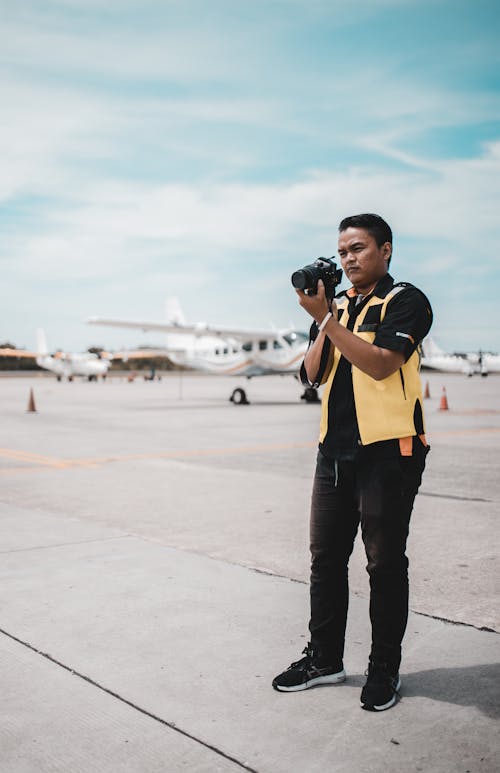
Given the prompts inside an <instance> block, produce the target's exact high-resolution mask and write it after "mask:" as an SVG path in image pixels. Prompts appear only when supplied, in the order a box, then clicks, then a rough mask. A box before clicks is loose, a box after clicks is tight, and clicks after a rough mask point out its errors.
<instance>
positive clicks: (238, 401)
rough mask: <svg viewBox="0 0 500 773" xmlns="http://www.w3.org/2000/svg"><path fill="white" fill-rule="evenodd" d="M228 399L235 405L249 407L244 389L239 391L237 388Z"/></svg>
mask: <svg viewBox="0 0 500 773" xmlns="http://www.w3.org/2000/svg"><path fill="white" fill-rule="evenodd" d="M229 399H230V401H231V402H232V403H234V404H235V405H249V402H248V400H247V395H246V392H245V390H244V389H241V388H240V387H238V388H237V389H235V390H234V391H233V394H232V395H231V397H230V398H229Z"/></svg>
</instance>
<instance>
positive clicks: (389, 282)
mask: <svg viewBox="0 0 500 773" xmlns="http://www.w3.org/2000/svg"><path fill="white" fill-rule="evenodd" d="M393 286H394V279H393V278H392V276H391V275H390V274H384V276H383V277H382V279H379V281H378V282H377V284H376V285H375V287H374V288H373V290H372V291H371V293H368V295H365V296H364V297H363V300H366V298H371V297H372V296H373V295H377V296H378V297H380V298H385V296H386V295H387V293H388V292H389V291H390V290H392V288H393ZM358 295H359V293H358V292H357V291H356V290H355V288H354V287H349V289H348V290H344V292H342V293H340V295H339V296H338V297H339V298H341V297H342V296H346V297H347V298H356V297H357V296H358Z"/></svg>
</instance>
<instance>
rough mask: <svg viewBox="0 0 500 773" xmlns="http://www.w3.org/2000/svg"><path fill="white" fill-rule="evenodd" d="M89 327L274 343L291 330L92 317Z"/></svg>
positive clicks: (88, 321)
mask: <svg viewBox="0 0 500 773" xmlns="http://www.w3.org/2000/svg"><path fill="white" fill-rule="evenodd" d="M87 323H88V324H89V325H100V326H103V327H122V328H128V329H129V330H143V331H144V332H145V331H150V330H151V331H154V332H158V333H175V334H176V335H182V334H185V335H194V336H214V337H220V338H233V339H235V340H236V341H251V340H255V339H259V340H265V341H274V339H275V338H276V336H277V335H283V334H284V333H288V332H290V330H291V329H290V330H280V331H276V330H270V329H269V328H268V329H267V330H261V329H258V328H253V329H246V330H245V329H242V328H233V327H224V326H217V325H207V324H206V323H204V322H200V323H198V324H196V325H185V324H180V323H178V324H175V323H172V322H145V321H144V322H143V321H140V320H137V321H134V320H126V319H105V318H103V317H90V318H89V319H87Z"/></svg>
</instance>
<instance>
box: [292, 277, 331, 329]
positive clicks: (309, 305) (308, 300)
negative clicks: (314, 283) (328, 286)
mask: <svg viewBox="0 0 500 773" xmlns="http://www.w3.org/2000/svg"><path fill="white" fill-rule="evenodd" d="M295 292H296V293H297V295H298V296H299V303H300V305H301V306H302V308H303V309H305V310H306V311H307V313H308V314H310V315H311V317H313V319H315V320H316V322H317V323H318V325H319V324H320V323H321V322H322V321H323V320H324V318H325V317H326V315H327V314H328V312H329V311H331V312H332V314H333V317H334V319H335V320H336V319H337V304H336V303H335V301H333V300H332V301H331V302H329V301H328V299H327V297H326V295H325V285H324V284H323V281H322V280H321V279H319V280H318V291H317V293H316V295H306V293H305V292H304V291H303V290H295Z"/></svg>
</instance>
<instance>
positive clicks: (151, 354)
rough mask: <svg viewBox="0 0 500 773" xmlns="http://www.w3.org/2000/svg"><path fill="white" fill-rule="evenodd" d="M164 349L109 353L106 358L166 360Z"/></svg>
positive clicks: (166, 354)
mask: <svg viewBox="0 0 500 773" xmlns="http://www.w3.org/2000/svg"><path fill="white" fill-rule="evenodd" d="M168 354H169V352H168V351H167V350H166V349H140V350H139V349H131V350H130V351H121V352H110V353H107V354H106V357H107V358H108V359H111V360H148V359H151V358H155V357H165V358H168Z"/></svg>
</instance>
